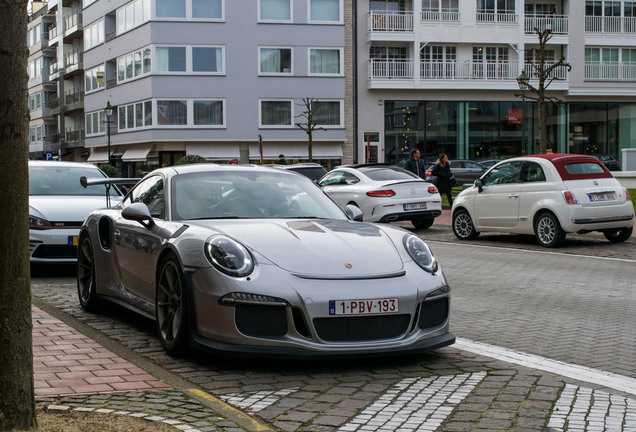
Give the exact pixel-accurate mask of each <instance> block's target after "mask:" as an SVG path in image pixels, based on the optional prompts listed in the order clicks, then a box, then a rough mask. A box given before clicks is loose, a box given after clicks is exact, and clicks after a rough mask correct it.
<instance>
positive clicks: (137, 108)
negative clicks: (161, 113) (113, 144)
mask: <svg viewBox="0 0 636 432" xmlns="http://www.w3.org/2000/svg"><path fill="white" fill-rule="evenodd" d="M117 111H118V118H119V130H120V131H125V130H129V129H139V128H143V127H147V126H152V101H144V102H136V103H132V104H128V105H120V106H119V107H117Z"/></svg>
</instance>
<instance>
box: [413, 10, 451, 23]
mask: <svg viewBox="0 0 636 432" xmlns="http://www.w3.org/2000/svg"><path fill="white" fill-rule="evenodd" d="M420 19H421V20H422V21H459V12H450V11H449V12H430V11H422V15H421V17H420Z"/></svg>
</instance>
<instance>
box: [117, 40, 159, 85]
mask: <svg viewBox="0 0 636 432" xmlns="http://www.w3.org/2000/svg"><path fill="white" fill-rule="evenodd" d="M150 66H151V62H150V48H149V47H146V48H142V49H140V50H138V51H135V52H132V53H128V54H126V55H124V56H121V57H119V58H118V59H117V82H118V83H121V82H123V81H127V80H131V79H134V78H139V77H140V76H143V75H146V74H149V73H150V70H151V69H150Z"/></svg>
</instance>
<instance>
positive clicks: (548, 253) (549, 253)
mask: <svg viewBox="0 0 636 432" xmlns="http://www.w3.org/2000/svg"><path fill="white" fill-rule="evenodd" d="M422 240H424V241H425V242H426V243H439V244H443V245H444V246H459V247H462V248H467V247H474V248H482V249H495V250H511V251H515V252H529V253H536V254H544V255H560V256H564V257H579V258H590V259H597V260H606V261H618V262H628V263H636V260H633V259H627V258H612V257H599V256H593V255H579V254H569V253H563V252H553V251H547V250H545V251H543V250H529V249H519V248H514V247H504V246H488V245H476V244H466V243H448V242H445V241H439V240H426V239H422Z"/></svg>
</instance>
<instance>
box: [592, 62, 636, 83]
mask: <svg viewBox="0 0 636 432" xmlns="http://www.w3.org/2000/svg"><path fill="white" fill-rule="evenodd" d="M585 79H586V80H588V81H636V63H623V62H613V63H592V62H590V63H585Z"/></svg>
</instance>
